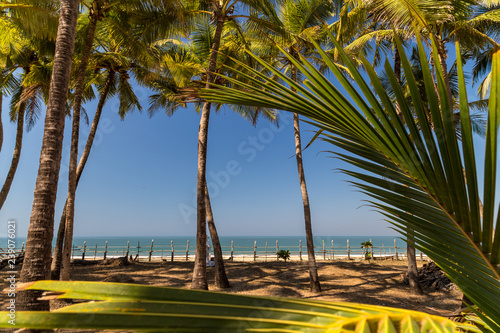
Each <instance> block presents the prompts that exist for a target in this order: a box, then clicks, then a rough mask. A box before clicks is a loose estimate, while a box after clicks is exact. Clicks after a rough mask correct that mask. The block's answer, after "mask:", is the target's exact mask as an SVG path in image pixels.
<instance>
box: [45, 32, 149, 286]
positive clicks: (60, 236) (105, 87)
mask: <svg viewBox="0 0 500 333" xmlns="http://www.w3.org/2000/svg"><path fill="white" fill-rule="evenodd" d="M98 34H99V45H98V48H99V50H100V51H101V52H96V53H94V54H93V55H92V56H91V58H90V62H89V68H88V69H89V70H88V73H87V81H88V82H94V83H95V85H96V86H97V90H98V91H99V93H100V96H99V101H98V104H97V108H96V113H95V115H94V119H93V121H92V125H91V128H90V132H89V135H88V137H87V142H86V144H85V148H84V150H83V152H82V155H81V157H80V161H79V163H78V167H77V170H76V179H75V181H76V183H75V190H76V188H77V187H78V183H79V181H80V178H81V176H82V173H83V170H84V168H85V165H86V163H87V161H88V158H89V156H90V152H91V149H92V145H93V142H94V138H95V135H96V132H97V129H98V126H99V120H100V118H101V114H102V111H103V108H104V106H105V103H106V101H107V100H108V99H109V98H111V97H112V96H115V95H118V97H119V101H120V104H119V108H118V113H119V115H120V117H121V118H122V119H123V118H124V117H125V115H126V114H127V113H128V112H131V111H133V110H135V109H137V110H139V111H140V110H142V107H141V105H140V103H139V98H138V97H137V96H136V95H135V93H134V89H133V88H132V84H131V82H130V81H131V73H134V72H135V71H137V70H139V69H140V68H141V66H140V64H139V63H136V62H135V61H134V60H133V59H131V58H129V57H127V56H126V55H125V54H126V53H127V52H126V51H125V50H123V48H122V47H120V46H119V44H116V43H115V42H114V41H113V39H111V38H109V36H106V34H107V31H105V30H104V29H102V30H100V31H99V32H98ZM124 53H125V54H124ZM66 203H67V202H66ZM66 216H67V205H65V208H64V210H63V212H62V215H61V220H60V223H59V228H58V232H57V238H56V246H55V249H54V255H53V259H52V264H51V276H52V279H61V280H62V279H63V278H62V274H61V262H62V257H63V254H64V255H65V256H68V257H69V256H70V255H71V248H69V249H68V247H67V246H63V245H64V244H67V242H71V240H70V239H69V238H72V237H73V236H72V233H71V235H70V234H69V233H68V232H67V229H66V226H67V225H68V224H67V222H66V221H67V218H66ZM63 247H64V248H63Z"/></svg>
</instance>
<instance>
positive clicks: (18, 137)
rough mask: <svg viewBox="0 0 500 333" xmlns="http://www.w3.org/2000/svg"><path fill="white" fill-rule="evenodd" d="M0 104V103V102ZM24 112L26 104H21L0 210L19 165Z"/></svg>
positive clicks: (0, 199)
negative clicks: (14, 143)
mask: <svg viewBox="0 0 500 333" xmlns="http://www.w3.org/2000/svg"><path fill="white" fill-rule="evenodd" d="M0 103H1V101H0ZM25 110H26V103H21V105H20V106H19V111H18V113H17V131H16V146H15V148H14V155H13V156H12V162H11V163H10V168H9V172H8V173H7V178H5V182H4V183H3V187H2V190H1V191H0V209H2V206H3V204H4V203H5V200H6V199H7V195H9V191H10V186H11V185H12V181H13V180H14V176H15V174H16V170H17V165H18V164H19V158H20V157H21V148H22V146H23V132H24V111H25Z"/></svg>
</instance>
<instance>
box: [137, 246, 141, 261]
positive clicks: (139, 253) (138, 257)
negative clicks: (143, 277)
mask: <svg viewBox="0 0 500 333" xmlns="http://www.w3.org/2000/svg"><path fill="white" fill-rule="evenodd" d="M140 257H141V242H140V241H137V261H138V262H139V259H140Z"/></svg>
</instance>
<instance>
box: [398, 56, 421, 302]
mask: <svg viewBox="0 0 500 333" xmlns="http://www.w3.org/2000/svg"><path fill="white" fill-rule="evenodd" d="M394 75H395V77H396V81H397V83H398V84H399V85H400V86H401V57H400V56H399V51H398V48H397V47H396V48H395V50H394ZM396 112H397V114H398V116H399V119H401V122H402V123H404V117H403V113H402V111H401V107H400V106H399V103H397V102H396ZM412 244H413V243H412V242H411V240H410V239H409V238H408V237H406V258H407V259H408V281H409V285H410V293H411V294H414V295H422V294H423V293H424V292H423V291H422V287H421V286H420V281H419V279H418V269H417V257H416V256H415V248H414V247H413V246H412Z"/></svg>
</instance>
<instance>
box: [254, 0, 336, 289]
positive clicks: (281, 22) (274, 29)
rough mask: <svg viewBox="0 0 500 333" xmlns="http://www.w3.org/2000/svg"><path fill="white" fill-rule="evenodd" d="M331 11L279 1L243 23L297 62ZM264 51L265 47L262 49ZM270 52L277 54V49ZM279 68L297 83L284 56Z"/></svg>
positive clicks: (298, 148) (314, 278)
mask: <svg viewBox="0 0 500 333" xmlns="http://www.w3.org/2000/svg"><path fill="white" fill-rule="evenodd" d="M332 11H333V3H332V1H328V0H287V1H281V2H280V4H279V6H277V7H272V8H268V12H266V13H264V14H260V13H253V15H251V16H250V19H249V20H248V23H247V24H248V26H249V29H248V30H250V31H253V32H254V33H253V35H250V37H254V38H259V37H260V39H264V40H263V41H262V42H266V41H270V42H271V43H276V44H278V45H280V46H282V47H283V49H285V50H287V51H288V52H289V53H290V54H292V55H293V56H294V57H295V59H298V58H299V54H302V55H306V56H307V55H310V54H308V53H310V50H311V48H310V47H311V43H310V42H309V40H308V38H307V35H308V34H310V35H314V36H315V38H318V37H319V36H320V34H321V29H320V26H321V23H322V22H324V21H325V20H328V18H329V17H330V16H331V14H332ZM262 32H264V34H262ZM271 47H272V46H271ZM268 48H269V47H267V48H266V49H268ZM274 49H275V51H278V52H280V50H276V48H274ZM283 67H285V68H286V70H287V72H288V73H289V75H290V77H291V79H292V81H294V82H297V80H298V73H297V69H296V66H295V65H294V64H293V63H292V62H290V61H289V60H288V59H286V57H284V61H283ZM299 124H300V122H299V115H298V114H294V115H293V127H294V135H295V157H296V161H297V171H298V174H299V184H300V190H301V194H302V203H303V206H304V222H305V230H306V240H307V255H308V266H309V281H310V289H311V291H313V292H320V291H321V285H320V282H319V278H318V270H317V267H316V258H315V255H314V239H313V232H312V222H311V208H310V205H309V195H308V193H307V186H306V179H305V173H304V165H303V160H302V143H301V136H300V127H299Z"/></svg>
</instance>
